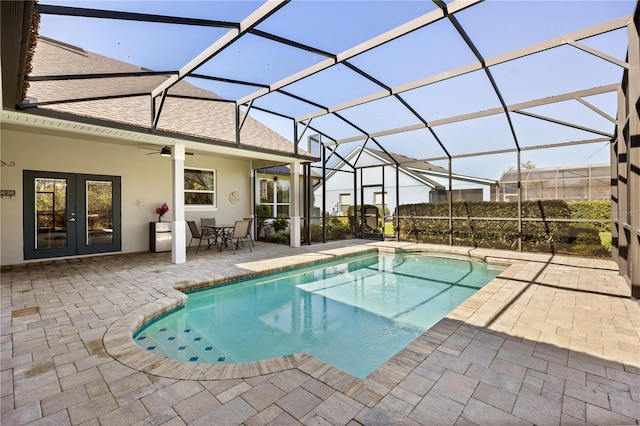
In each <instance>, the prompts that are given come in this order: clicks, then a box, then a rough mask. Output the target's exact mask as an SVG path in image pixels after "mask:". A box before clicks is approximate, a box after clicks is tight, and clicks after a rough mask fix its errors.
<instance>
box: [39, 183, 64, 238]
mask: <svg viewBox="0 0 640 426" xmlns="http://www.w3.org/2000/svg"><path fill="white" fill-rule="evenodd" d="M35 184H36V223H35V226H36V232H35V234H36V249H47V248H56V247H66V246H67V181H66V179H49V178H36V180H35Z"/></svg>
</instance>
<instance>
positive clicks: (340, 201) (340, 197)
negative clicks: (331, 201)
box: [337, 192, 351, 216]
mask: <svg viewBox="0 0 640 426" xmlns="http://www.w3.org/2000/svg"><path fill="white" fill-rule="evenodd" d="M343 197H345V198H346V199H347V202H346V203H343ZM345 205H346V206H347V208H346V209H345V210H342V207H343V206H345ZM350 206H351V193H350V192H345V193H341V194H339V195H338V212H337V213H338V214H339V215H341V216H346V215H347V213H348V211H349V207H350Z"/></svg>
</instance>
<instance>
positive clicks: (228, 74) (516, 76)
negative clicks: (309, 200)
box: [2, 0, 640, 178]
mask: <svg viewBox="0 0 640 426" xmlns="http://www.w3.org/2000/svg"><path fill="white" fill-rule="evenodd" d="M6 3H18V2H3V5H2V6H3V44H2V51H3V56H2V61H3V62H2V74H3V108H4V109H5V110H13V109H15V110H17V111H20V112H22V113H26V114H38V115H51V114H52V113H53V112H58V113H59V112H60V111H63V110H64V106H68V105H72V104H74V103H75V104H80V103H83V102H89V101H95V100H100V99H102V100H107V99H108V100H109V101H112V100H116V101H117V100H119V99H121V100H123V101H124V100H126V99H128V98H130V97H132V96H146V97H148V100H149V103H150V104H151V105H152V107H151V108H150V113H149V117H148V125H147V126H146V127H144V128H142V129H140V130H141V131H142V132H146V133H147V134H148V135H149V136H148V137H149V138H150V140H151V139H153V137H157V136H158V135H160V136H161V133H162V132H161V131H160V130H159V129H158V128H157V125H158V123H159V121H160V120H161V119H162V116H163V114H165V110H166V109H167V108H169V107H170V105H171V102H174V101H176V100H177V99H179V100H180V102H193V107H192V108H189V113H190V114H193V115H194V119H198V120H212V119H214V117H210V116H206V115H203V116H201V117H199V116H198V115H199V114H201V113H202V112H201V111H200V110H199V108H198V107H197V105H198V102H203V101H204V102H215V103H223V104H225V105H229V106H232V107H233V108H234V109H235V110H236V111H237V113H236V114H237V117H238V119H237V120H236V121H235V122H234V121H233V120H231V122H230V123H229V125H230V126H235V129H236V131H235V132H234V133H235V134H236V138H235V140H228V141H226V142H228V143H233V144H235V148H240V149H242V148H243V140H242V136H241V133H240V131H239V130H238V129H241V128H242V125H243V123H244V120H245V118H244V117H246V116H247V115H248V116H250V117H252V118H254V119H256V120H258V121H260V122H262V123H264V124H265V125H267V126H268V127H270V128H271V129H273V130H275V131H276V132H278V133H279V134H280V135H282V136H283V137H284V138H286V139H287V140H288V141H289V142H290V152H289V153H286V155H289V156H291V157H298V158H299V159H303V160H305V161H309V160H311V159H312V157H316V158H317V157H319V154H320V149H319V144H317V142H318V141H321V143H322V145H323V146H325V147H326V148H327V149H328V150H329V157H330V160H329V163H331V161H333V162H334V163H333V164H335V163H337V162H338V161H343V160H344V157H345V156H346V155H347V154H348V153H349V152H351V151H352V150H353V149H354V147H355V146H357V145H366V146H370V147H371V148H374V149H379V150H381V151H383V152H385V153H387V154H388V155H390V156H393V155H394V154H398V156H397V158H398V159H400V158H401V156H402V158H409V160H410V161H415V160H422V161H431V162H435V163H438V162H440V161H442V162H446V161H451V160H452V159H465V158H468V157H475V156H478V155H482V156H486V155H489V156H497V157H496V158H503V157H502V156H505V155H506V156H508V158H509V160H507V162H506V164H507V165H509V164H514V161H515V158H516V157H515V153H520V152H527V151H538V150H540V149H541V148H558V149H559V150H560V153H561V154H560V155H559V157H564V158H565V159H566V160H567V161H581V160H584V162H598V158H608V152H607V151H608V150H601V149H600V147H602V146H604V145H606V144H608V143H609V141H611V139H612V138H614V136H615V131H616V119H617V117H618V111H617V109H618V101H617V92H618V91H619V90H620V82H621V80H622V74H623V71H624V70H625V69H628V68H629V63H628V62H627V44H628V31H629V25H630V23H632V19H633V17H632V14H633V12H634V9H635V8H636V7H637V3H636V2H635V1H617V2H610V1H559V2H553V3H551V2H540V1H530V2H529V1H518V2H516V1H510V2H505V1H481V0H465V1H461V0H454V1H340V2H337V1H336V2H334V1H266V2H263V1H242V2H231V1H181V2H177V1H162V2H153V1H126V2H118V1H78V0H41V1H40V2H39V3H32V2H25V3H30V5H31V6H30V7H29V5H28V4H23V5H22V6H21V7H20V8H19V7H17V5H15V4H13V5H12V9H11V10H10V8H9V7H8V6H5V4H6ZM14 9H15V10H14ZM8 12H11V13H10V14H8ZM30 13H36V14H39V15H40V27H39V34H40V35H41V36H44V37H47V38H51V39H55V40H58V41H60V42H63V43H67V44H69V45H72V46H77V47H80V48H82V49H84V50H86V51H90V52H95V53H98V54H100V55H104V56H106V57H109V58H114V59H117V60H120V61H122V62H127V63H129V64H133V65H136V66H138V67H139V71H137V72H135V73H133V72H126V73H107V72H101V71H100V70H99V69H68V70H67V71H65V72H64V73H60V74H56V75H37V74H30V75H28V76H27V79H26V82H27V84H28V85H29V87H30V91H34V90H36V88H37V86H38V85H39V84H46V83H50V82H53V81H55V82H64V83H65V84H71V85H74V84H77V85H83V86H82V87H83V89H82V90H78V93H80V92H81V93H83V95H82V96H79V97H77V98H72V99H70V98H68V97H65V98H60V97H57V95H56V93H50V94H48V95H47V96H46V97H44V96H42V95H41V94H40V95H39V96H38V98H37V99H29V91H28V92H27V99H26V101H25V100H23V99H22V97H21V93H20V91H19V90H17V91H16V90H6V89H5V87H9V85H11V82H12V81H14V82H15V87H17V88H20V87H21V84H22V81H21V78H22V77H23V76H24V74H25V71H24V65H25V63H27V62H28V61H27V57H28V55H27V49H28V46H29V45H28V31H27V30H28V28H26V27H28V24H29V22H30V15H29V14H30ZM7 21H10V22H12V23H13V26H7V25H5V24H6V22H7ZM9 30H11V31H12V34H13V36H12V37H11V38H8V37H5V31H9ZM19 35H20V36H19ZM37 49H38V47H37V45H36V52H37ZM11 52H13V54H10V53H11ZM18 52H19V54H16V53H18ZM150 76H154V77H155V76H160V77H161V79H160V80H161V81H160V83H158V84H154V85H151V86H148V87H146V88H145V90H144V91H143V92H142V93H139V92H138V91H136V90H132V89H131V88H128V87H123V86H125V85H119V84H118V81H119V80H122V79H130V78H132V77H134V78H139V79H143V78H149V77H150ZM97 79H101V80H104V79H109V80H110V81H113V85H112V91H111V92H110V93H96V94H91V93H87V91H86V90H85V89H86V87H87V82H89V86H90V82H91V81H96V80H97ZM180 82H186V83H189V84H190V85H192V86H195V87H197V88H199V89H203V90H205V91H209V92H211V93H212V94H215V96H211V97H210V98H207V99H203V97H202V96H192V95H189V94H184V93H182V92H180V91H179V90H177V87H178V85H179V84H180ZM631 84H635V85H638V84H640V83H639V82H632V83H631ZM12 87H13V86H12ZM78 87H79V86H78ZM64 111H67V110H64ZM67 112H68V111H67ZM63 117H64V116H63ZM67 117H68V119H69V120H84V119H86V117H74V116H73V114H68V115H67ZM92 118H95V119H100V120H103V121H101V122H100V124H101V126H103V127H114V128H118V127H122V126H121V125H120V124H116V123H113V124H112V125H111V124H110V123H109V122H108V120H106V119H104V117H92ZM317 135H320V136H319V137H317ZM173 136H174V137H176V138H177V139H178V140H179V139H180V138H181V135H180V134H177V135H173ZM183 136H184V141H185V142H186V143H187V145H188V146H187V148H193V149H197V148H198V146H200V145H202V146H206V145H207V143H208V141H207V140H206V138H203V139H202V140H194V139H193V137H191V138H190V137H189V136H188V135H183ZM311 136H313V137H311ZM218 145H219V144H218ZM584 145H588V146H589V147H590V148H589V149H588V150H587V151H588V152H586V154H591V153H592V152H593V153H594V154H593V155H592V156H590V157H589V156H588V155H578V156H577V157H576V158H573V157H571V155H567V154H566V153H569V152H572V151H571V150H572V149H574V148H576V147H577V149H578V151H576V152H579V153H580V152H582V153H585V148H584V147H583V146H584ZM216 149H217V148H216ZM580 150H582V151H580ZM601 151H604V153H603V152H601ZM307 152H308V153H310V154H311V156H309V155H308V154H307ZM560 160H561V158H557V159H556V164H558V161H560ZM594 160H595V161H594ZM538 161H542V160H538ZM509 162H510V163H509ZM541 165H543V166H544V165H545V164H541ZM498 168H501V169H502V170H503V169H504V168H506V166H504V165H503V164H501V165H500V166H498ZM460 172H462V173H465V172H466V173H467V174H474V175H477V176H478V175H482V176H483V177H487V178H496V177H497V176H495V171H489V170H487V171H486V173H484V172H482V173H481V172H468V171H466V170H460Z"/></svg>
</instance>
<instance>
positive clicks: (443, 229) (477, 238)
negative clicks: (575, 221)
mask: <svg viewBox="0 0 640 426" xmlns="http://www.w3.org/2000/svg"><path fill="white" fill-rule="evenodd" d="M395 213H396V214H398V213H399V215H400V216H401V217H402V216H405V218H402V219H400V238H401V239H417V240H426V239H428V240H429V241H433V242H440V241H448V238H449V219H448V217H449V204H448V203H447V202H444V203H422V204H406V205H402V206H400V207H399V210H398V209H397V210H396V212H395ZM452 213H453V214H452V216H453V217H461V218H465V219H454V220H453V238H454V239H456V240H464V241H472V242H474V243H483V244H482V245H489V246H494V247H513V246H514V245H515V244H517V241H518V222H517V220H500V221H495V220H482V219H477V220H471V219H469V218H471V217H492V218H509V219H512V218H517V217H518V203H516V202H502V203H500V202H488V201H456V202H454V203H453V205H452ZM420 216H431V217H433V216H436V217H442V219H423V218H420ZM522 217H523V219H570V218H571V210H570V209H569V207H568V206H567V203H566V202H564V201H561V200H544V201H530V202H526V203H523V204H522ZM569 227H570V224H569V223H566V222H544V221H543V222H531V221H526V220H525V221H523V224H522V238H523V241H526V242H527V243H529V244H530V245H534V246H535V245H540V244H547V245H548V244H554V243H559V242H570V241H569V240H570V239H571V238H572V236H571V235H570V232H569ZM488 242H493V243H494V244H488Z"/></svg>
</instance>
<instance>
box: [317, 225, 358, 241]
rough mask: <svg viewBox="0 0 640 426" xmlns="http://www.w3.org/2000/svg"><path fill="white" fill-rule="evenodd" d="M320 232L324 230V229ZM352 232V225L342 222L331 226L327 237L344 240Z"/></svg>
mask: <svg viewBox="0 0 640 426" xmlns="http://www.w3.org/2000/svg"><path fill="white" fill-rule="evenodd" d="M320 232H322V230H321V231H320ZM350 233H351V227H349V226H347V225H342V224H340V225H337V226H332V227H331V228H329V230H328V231H327V237H328V239H330V240H344V239H346V238H347V235H348V234H350Z"/></svg>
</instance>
